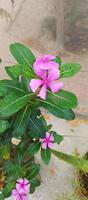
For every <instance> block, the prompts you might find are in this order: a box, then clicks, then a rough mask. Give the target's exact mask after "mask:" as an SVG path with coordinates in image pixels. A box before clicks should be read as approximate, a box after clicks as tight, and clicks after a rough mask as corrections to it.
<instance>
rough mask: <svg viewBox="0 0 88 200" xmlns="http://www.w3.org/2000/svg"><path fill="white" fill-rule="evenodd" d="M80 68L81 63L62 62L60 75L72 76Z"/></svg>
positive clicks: (63, 76) (64, 76) (62, 76)
mask: <svg viewBox="0 0 88 200" xmlns="http://www.w3.org/2000/svg"><path fill="white" fill-rule="evenodd" d="M80 69H81V65H80V64H77V63H66V64H62V65H61V67H60V77H61V78H67V77H70V76H74V75H75V74H76V73H78V72H79V71H80Z"/></svg>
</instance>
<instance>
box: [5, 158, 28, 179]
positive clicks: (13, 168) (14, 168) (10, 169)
mask: <svg viewBox="0 0 88 200" xmlns="http://www.w3.org/2000/svg"><path fill="white" fill-rule="evenodd" d="M5 169H6V172H7V174H8V175H9V176H12V177H16V179H18V178H20V177H21V178H22V177H24V171H23V169H22V167H21V166H20V165H18V164H14V163H13V162H11V161H6V162H5Z"/></svg>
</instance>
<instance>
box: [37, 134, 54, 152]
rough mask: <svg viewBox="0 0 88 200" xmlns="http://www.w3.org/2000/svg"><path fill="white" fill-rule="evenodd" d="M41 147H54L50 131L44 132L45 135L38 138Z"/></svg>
mask: <svg viewBox="0 0 88 200" xmlns="http://www.w3.org/2000/svg"><path fill="white" fill-rule="evenodd" d="M40 142H41V147H42V149H47V148H51V149H52V148H53V147H54V137H53V135H51V134H50V133H48V132H46V137H45V138H44V139H40Z"/></svg>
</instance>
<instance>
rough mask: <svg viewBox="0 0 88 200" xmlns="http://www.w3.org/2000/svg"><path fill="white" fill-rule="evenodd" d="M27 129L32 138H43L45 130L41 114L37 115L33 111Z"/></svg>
mask: <svg viewBox="0 0 88 200" xmlns="http://www.w3.org/2000/svg"><path fill="white" fill-rule="evenodd" d="M29 129H30V131H31V136H32V137H34V138H43V137H44V136H45V133H46V130H45V128H44V125H43V122H42V118H41V116H40V117H39V116H37V115H36V114H35V113H34V112H33V113H32V115H31V116H30V120H29Z"/></svg>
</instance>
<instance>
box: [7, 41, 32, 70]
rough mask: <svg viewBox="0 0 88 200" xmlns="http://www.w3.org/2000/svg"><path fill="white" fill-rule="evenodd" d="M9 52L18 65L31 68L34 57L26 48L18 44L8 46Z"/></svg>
mask: <svg viewBox="0 0 88 200" xmlns="http://www.w3.org/2000/svg"><path fill="white" fill-rule="evenodd" d="M10 51H11V53H12V55H13V57H14V58H15V59H16V60H17V62H18V63H19V64H24V65H25V64H26V65H28V66H29V67H30V68H32V65H33V64H34V62H35V56H34V55H33V53H32V52H31V50H30V49H29V48H28V47H26V46H25V45H23V44H20V43H14V44H11V45H10Z"/></svg>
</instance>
